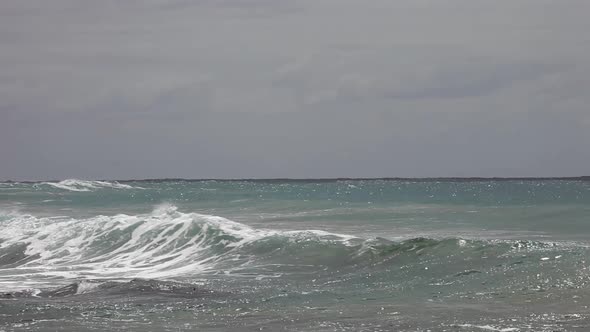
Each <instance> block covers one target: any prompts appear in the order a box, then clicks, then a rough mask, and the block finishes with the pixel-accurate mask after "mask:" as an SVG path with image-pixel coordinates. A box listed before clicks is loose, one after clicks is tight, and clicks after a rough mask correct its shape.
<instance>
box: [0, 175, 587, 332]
mask: <svg viewBox="0 0 590 332" xmlns="http://www.w3.org/2000/svg"><path fill="white" fill-rule="evenodd" d="M589 246H590V181H588V180H587V179H512V180H509V179H415V180H411V179H373V180H371V179H364V180H346V179H342V180H235V181H229V180H224V181H219V180H200V181H189V180H144V181H121V182H117V181H86V180H74V179H70V180H65V181H56V182H35V183H24V182H23V183H19V182H3V183H0V331H3V332H7V331H106V330H111V331H500V332H509V331H590V310H589V308H588V306H589V305H590V269H589V266H590V260H589V259H590V247H589Z"/></svg>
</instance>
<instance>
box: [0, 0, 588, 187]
mask: <svg viewBox="0 0 590 332" xmlns="http://www.w3.org/2000/svg"><path fill="white" fill-rule="evenodd" d="M589 13H590V1H588V0H559V1H557V0H510V1H508V0H505V1H504V0H498V1H489V0H485V1H483V0H449V1H442V0H436V1H435V0H430V1H427V0H368V1H361V0H354V1H351V0H301V1H300V0H193V1H188V0H170V1H164V0H127V1H120V0H105V1H81V0H52V1H46V0H37V1H29V0H23V1H20V0H19V1H17V0H12V1H2V2H0V161H1V162H0V179H5V180H7V179H14V180H19V179H20V180H22V179H30V180H39V179H64V178H102V179H104V178H111V179H112V178H114V179H125V178H154V177H157V178H162V177H188V178H244V177H347V176H348V177H380V176H399V177H427V176H577V175H587V174H590V106H589V105H590V33H589V31H590V20H589V19H588V14H589Z"/></svg>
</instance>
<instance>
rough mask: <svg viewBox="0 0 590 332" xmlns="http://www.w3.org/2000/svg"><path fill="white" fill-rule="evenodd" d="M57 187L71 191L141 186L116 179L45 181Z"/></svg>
mask: <svg viewBox="0 0 590 332" xmlns="http://www.w3.org/2000/svg"><path fill="white" fill-rule="evenodd" d="M42 184H46V185H49V186H52V187H55V188H59V189H63V190H69V191H92V190H94V189H100V188H112V189H140V188H139V187H132V186H130V185H127V184H122V183H119V182H116V181H112V182H108V181H90V180H78V179H67V180H63V181H59V182H43V183H42Z"/></svg>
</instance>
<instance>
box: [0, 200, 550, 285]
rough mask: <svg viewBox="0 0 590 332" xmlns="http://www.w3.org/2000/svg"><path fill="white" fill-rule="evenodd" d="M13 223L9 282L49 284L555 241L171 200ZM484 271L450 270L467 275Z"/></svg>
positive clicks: (10, 219) (451, 256) (362, 263)
mask: <svg viewBox="0 0 590 332" xmlns="http://www.w3.org/2000/svg"><path fill="white" fill-rule="evenodd" d="M3 219H4V221H3V222H1V223H0V230H1V231H0V282H6V281H10V280H18V279H19V278H21V277H22V278H25V277H26V278H27V279H30V278H31V275H33V276H36V277H38V278H39V280H42V281H43V282H51V281H52V280H61V281H62V282H63V281H68V280H84V279H87V280H100V279H116V280H120V279H126V280H133V279H135V278H145V279H158V280H185V279H186V278H189V279H190V278H195V277H203V276H211V275H222V276H228V275H229V276H259V275H262V274H264V275H266V276H272V275H274V276H282V275H285V274H297V273H308V274H309V273H324V272H322V271H328V272H329V273H332V274H333V273H353V272H355V271H357V270H358V269H361V268H362V269H376V268H391V267H399V268H401V267H402V266H403V265H406V266H407V265H412V264H416V265H417V263H418V261H426V262H431V264H434V263H436V262H438V263H441V262H444V261H445V260H447V261H452V260H455V261H460V262H463V261H469V260H477V259H480V258H481V257H484V258H486V257H488V256H489V257H496V258H497V257H502V256H505V255H508V254H510V253H515V254H520V253H523V252H537V253H541V252H543V251H544V250H551V249H552V248H553V247H554V246H555V245H554V244H550V243H543V242H531V241H512V242H507V241H502V242H501V241H483V240H464V239H457V238H450V239H449V238H447V239H432V238H414V239H408V240H405V241H401V242H394V241H390V240H387V239H382V238H375V239H362V238H358V237H355V236H349V235H341V234H334V233H329V232H324V231H317V230H303V231H278V230H265V229H253V228H251V227H249V226H247V225H244V224H240V223H237V222H233V221H231V220H228V219H225V218H222V217H217V216H210V215H203V214H197V213H182V212H179V211H178V210H177V209H176V207H174V206H171V205H164V206H160V207H158V208H156V209H155V210H154V211H153V212H152V213H150V214H145V215H124V214H120V215H115V216H97V217H93V218H88V219H71V218H65V217H48V218H40V217H35V216H31V215H21V214H16V213H13V214H9V215H5V216H4V218H3ZM539 255H540V254H539ZM514 262H517V261H514V260H509V261H508V262H507V263H506V264H512V263H514ZM517 263H518V262H517ZM314 271H315V272H314ZM473 271H475V272H473ZM478 272H479V271H478V270H473V269H466V270H457V271H453V272H450V273H451V274H452V275H455V276H467V275H470V274H473V273H478ZM76 289H77V288H76Z"/></svg>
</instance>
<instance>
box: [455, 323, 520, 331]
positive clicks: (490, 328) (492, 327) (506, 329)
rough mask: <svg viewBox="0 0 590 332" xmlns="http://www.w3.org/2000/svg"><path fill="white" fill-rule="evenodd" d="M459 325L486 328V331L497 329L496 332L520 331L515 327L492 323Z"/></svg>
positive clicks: (461, 325)
mask: <svg viewBox="0 0 590 332" xmlns="http://www.w3.org/2000/svg"><path fill="white" fill-rule="evenodd" d="M458 326H459V327H466V328H470V329H474V328H475V329H479V330H485V331H495V332H514V331H518V329H517V328H515V327H506V328H501V327H495V326H491V325H473V324H460V325H458Z"/></svg>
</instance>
